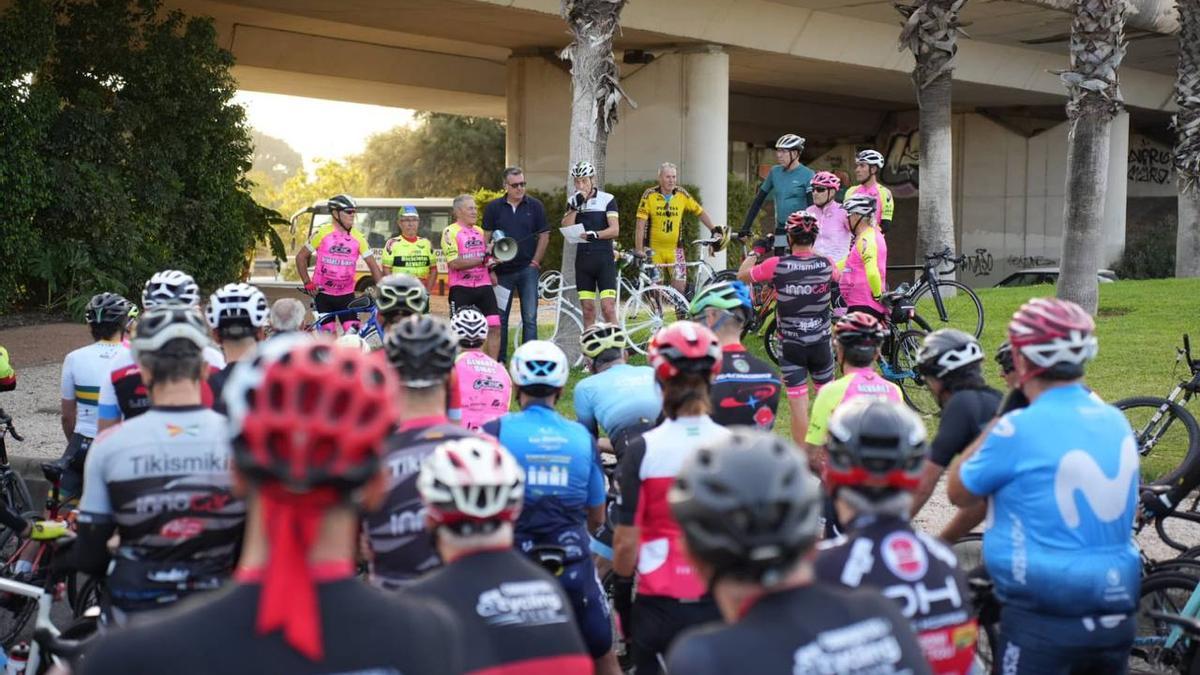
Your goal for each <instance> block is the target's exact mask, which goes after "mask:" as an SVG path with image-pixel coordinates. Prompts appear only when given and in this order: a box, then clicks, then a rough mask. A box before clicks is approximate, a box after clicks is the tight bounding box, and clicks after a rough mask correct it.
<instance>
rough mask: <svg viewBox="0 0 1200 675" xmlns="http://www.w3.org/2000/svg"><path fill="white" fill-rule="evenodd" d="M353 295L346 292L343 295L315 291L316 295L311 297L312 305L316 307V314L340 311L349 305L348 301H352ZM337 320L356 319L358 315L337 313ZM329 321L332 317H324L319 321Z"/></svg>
mask: <svg viewBox="0 0 1200 675" xmlns="http://www.w3.org/2000/svg"><path fill="white" fill-rule="evenodd" d="M355 297H356V296H355V295H354V294H353V293H347V294H345V295H327V294H325V293H317V297H315V298H313V305H314V306H315V307H316V310H317V313H318V314H327V313H329V312H340V311H342V310H344V309H346V308H347V307H349V306H350V303H351V302H353V301H354V298H355ZM337 320H338V322H341V323H344V322H346V321H357V320H358V315H356V314H350V313H349V312H347V313H346V314H339V315H338V317H337ZM329 321H332V319H326V320H324V321H321V322H320V323H322V324H324V323H328V322H329Z"/></svg>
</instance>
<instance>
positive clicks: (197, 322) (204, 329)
mask: <svg viewBox="0 0 1200 675" xmlns="http://www.w3.org/2000/svg"><path fill="white" fill-rule="evenodd" d="M177 338H182V339H184V340H187V341H188V342H190V343H192V344H193V345H195V346H196V351H197V353H199V351H200V350H202V349H204V348H205V347H207V346H208V345H209V339H208V326H206V325H205V324H204V317H202V316H200V310H198V309H196V308H195V307H185V306H183V305H164V306H162V307H156V308H154V309H152V310H150V311H148V312H145V313H143V314H142V317H141V319H140V320H139V321H138V328H137V335H135V336H134V337H133V339H132V340H130V341H129V346H130V347H131V348H132V350H133V355H134V357H139V356H141V355H142V354H153V353H154V352H157V351H158V350H160V349H162V348H163V345H165V344H167V343H168V342H170V341H171V340H175V339H177Z"/></svg>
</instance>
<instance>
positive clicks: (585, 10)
mask: <svg viewBox="0 0 1200 675" xmlns="http://www.w3.org/2000/svg"><path fill="white" fill-rule="evenodd" d="M625 1H626V0H563V1H562V15H563V18H564V19H566V21H567V25H568V27H569V28H570V30H571V36H572V38H573V40H572V42H571V44H570V45H568V46H567V48H566V49H564V50H563V51H562V54H561V55H560V56H561V57H562V58H563V59H564V60H567V61H570V62H571V88H572V92H573V95H572V98H571V131H570V134H571V136H570V146H569V147H570V153H571V154H570V163H571V164H572V165H573V164H575V163H576V162H591V163H592V164H593V165H594V166H595V167H596V184H597V185H603V184H604V169H605V160H606V156H607V150H608V134H609V132H611V131H612V129H613V127H614V126H615V125H616V123H617V110H618V107H619V105H620V103H621V100H622V99H625V98H626V96H625V92H624V91H623V90H622V89H621V85H620V84H619V81H618V80H619V77H620V74H619V72H618V70H617V64H616V61H615V60H614V59H613V53H612V40H613V35H615V34H616V32H617V31H618V30H619V29H620V20H621V10H622V9H624V8H625ZM631 103H632V102H631ZM565 168H566V167H564V169H565ZM573 190H574V187H573V186H572V184H571V179H570V178H567V194H568V195H570V194H571V192H572V191H573ZM562 275H563V283H564V284H565V285H567V286H569V287H571V288H574V287H575V245H573V244H569V243H567V242H566V241H563V256H562ZM570 299H571V302H573V303H575V304H576V305H577V306H578V304H579V293H578V291H577V290H572V291H570ZM599 309H600V308H599V307H597V308H596V310H597V312H599ZM555 342H557V343H558V346H559V347H561V348H562V350H563V351H564V352H566V353H567V358H568V359H569V362H570V363H574V362H575V361H576V360H577V359H578V358H579V353H580V352H579V328H578V326H576V324H575V323H574V322H573V321H571V320H568V319H566V318H565V317H563V316H559V319H558V330H557V333H556V337H555Z"/></svg>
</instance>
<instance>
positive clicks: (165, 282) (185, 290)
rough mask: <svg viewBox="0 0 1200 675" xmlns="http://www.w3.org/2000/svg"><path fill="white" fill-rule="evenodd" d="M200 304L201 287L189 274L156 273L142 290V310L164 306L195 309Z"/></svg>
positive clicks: (172, 271) (167, 271) (175, 271)
mask: <svg viewBox="0 0 1200 675" xmlns="http://www.w3.org/2000/svg"><path fill="white" fill-rule="evenodd" d="M199 304H200V287H199V286H197V285H196V280H195V279H193V278H192V275H190V274H188V273H187V272H180V271H179V270H163V271H161V272H155V273H154V276H152V277H150V280H149V281H147V282H146V285H145V287H144V288H142V309H154V308H155V307H160V306H163V305H184V306H186V307H195V306H197V305H199Z"/></svg>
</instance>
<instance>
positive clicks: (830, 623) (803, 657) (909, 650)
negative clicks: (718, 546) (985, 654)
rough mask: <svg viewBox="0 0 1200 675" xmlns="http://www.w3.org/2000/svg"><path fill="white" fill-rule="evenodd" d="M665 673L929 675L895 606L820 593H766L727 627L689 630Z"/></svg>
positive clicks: (866, 597) (872, 598) (874, 596)
mask: <svg viewBox="0 0 1200 675" xmlns="http://www.w3.org/2000/svg"><path fill="white" fill-rule="evenodd" d="M667 670H668V671H669V672H672V673H687V674H688V675H706V674H709V673H711V674H713V675H717V674H719V673H720V674H724V673H754V674H755V675H776V674H779V675H782V674H784V673H786V674H787V675H791V674H792V673H829V674H831V675H832V674H839V675H840V674H842V673H845V674H850V673H854V674H859V673H871V674H872V675H889V674H893V673H894V674H896V675H899V674H901V673H904V674H911V675H920V674H921V673H929V672H930V670H929V664H927V663H925V658H924V657H923V656H922V655H921V648H920V647H919V646H918V645H917V639H916V637H915V636H914V635H913V633H912V629H911V628H910V627H909V626H908V622H907V621H905V619H904V617H903V616H901V615H900V612H899V610H897V609H896V607H895V606H893V605H892V604H891V603H889V602H888V601H887V600H885V599H883V598H882V597H880V596H879V594H878V593H874V592H870V591H850V590H846V589H842V588H835V587H831V586H824V585H810V586H801V587H798V588H789V589H787V590H782V591H777V592H774V593H769V594H767V595H765V596H763V597H761V598H759V599H758V600H756V601H755V602H754V603H752V604H751V605H750V607H749V609H748V610H746V611H745V612H744V614H743V615H742V617H741V619H740V620H739V621H738V622H737V623H735V624H733V625H731V626H719V625H717V626H705V627H702V628H697V629H694V630H692V631H691V632H689V633H687V634H685V635H684V636H682V637H681V638H679V640H678V641H677V642H676V643H675V645H674V647H673V648H672V649H671V652H670V655H669V656H668V658H667Z"/></svg>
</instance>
